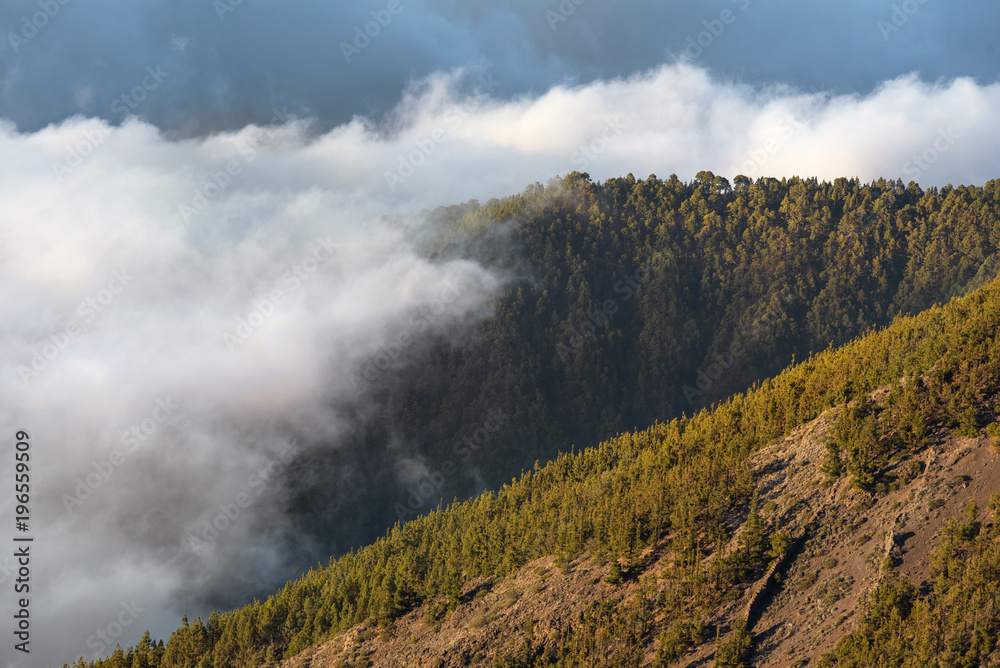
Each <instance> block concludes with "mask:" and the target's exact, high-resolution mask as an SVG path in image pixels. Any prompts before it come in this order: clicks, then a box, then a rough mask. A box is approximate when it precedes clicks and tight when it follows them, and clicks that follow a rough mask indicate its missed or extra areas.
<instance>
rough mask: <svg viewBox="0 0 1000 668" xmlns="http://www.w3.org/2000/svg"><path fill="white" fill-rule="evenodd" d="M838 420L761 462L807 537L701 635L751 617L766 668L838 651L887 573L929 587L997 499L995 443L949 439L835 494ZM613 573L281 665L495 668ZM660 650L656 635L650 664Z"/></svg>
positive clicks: (489, 594) (568, 571) (514, 593)
mask: <svg viewBox="0 0 1000 668" xmlns="http://www.w3.org/2000/svg"><path fill="white" fill-rule="evenodd" d="M878 395H879V393H875V395H874V396H876V397H877V396H878ZM836 410H837V409H831V410H829V411H827V412H825V413H824V414H823V415H821V416H820V417H818V418H817V419H816V420H814V421H812V422H810V423H809V424H806V425H802V426H801V427H799V428H797V429H796V430H794V431H793V433H792V434H790V435H789V436H787V437H785V438H783V439H780V440H778V441H775V442H774V443H771V444H770V445H768V446H767V447H766V448H764V449H763V450H761V451H760V452H759V453H757V454H756V455H755V456H754V457H753V459H752V466H753V469H754V471H755V473H756V475H757V479H758V487H759V490H760V496H759V501H758V503H759V506H760V507H761V508H762V511H763V514H764V517H765V518H767V519H770V520H773V521H775V522H776V523H777V524H778V525H779V526H780V527H781V529H782V530H785V531H788V532H789V533H790V534H791V535H792V537H793V538H798V537H801V539H800V540H799V541H798V542H797V543H793V545H794V547H793V551H792V552H790V553H789V555H788V558H787V559H786V561H785V562H784V563H782V564H781V565H780V568H777V569H776V572H775V573H774V574H773V577H769V578H768V579H767V580H766V581H765V580H764V579H762V580H761V581H760V582H758V583H757V584H756V585H755V586H754V587H751V588H750V589H748V590H747V591H746V592H744V594H743V596H742V598H741V599H740V600H739V601H737V602H734V603H731V604H729V605H726V606H724V607H721V608H719V609H717V610H716V611H714V613H713V614H712V615H711V616H710V617H709V618H706V619H704V620H703V625H704V626H705V627H706V628H719V629H721V630H722V631H723V637H725V631H726V630H728V629H729V628H730V626H731V624H732V622H734V621H735V620H736V619H739V618H742V619H744V620H746V619H747V616H748V614H749V617H750V626H751V629H752V632H753V636H754V644H755V648H756V654H755V656H754V659H753V665H755V666H789V665H799V666H804V665H807V664H809V663H811V662H812V661H813V660H814V659H816V658H817V657H818V656H819V655H821V654H822V653H824V652H827V651H829V650H830V649H832V648H833V646H834V645H835V644H836V643H837V641H838V640H839V639H840V638H841V637H843V636H844V635H845V634H847V633H849V632H850V631H851V630H852V629H853V628H854V627H855V624H856V622H857V619H858V618H859V615H860V614H861V612H862V605H863V603H864V601H865V600H866V599H867V597H868V596H869V594H870V593H871V592H872V590H873V589H874V588H875V587H876V586H877V584H878V582H879V580H880V579H881V578H883V577H885V575H886V573H887V571H886V569H885V566H889V565H892V566H893V568H895V569H898V570H899V571H900V572H902V573H903V574H905V575H907V576H909V577H910V579H911V580H912V581H913V583H914V584H915V585H916V586H917V587H923V586H926V584H927V581H928V579H929V577H930V561H929V558H930V554H931V552H932V550H933V547H934V545H935V544H936V541H937V538H938V536H939V535H940V533H941V531H942V529H943V528H944V527H945V524H946V522H947V520H948V519H949V518H956V517H961V515H962V510H963V508H964V507H965V506H966V504H967V503H968V502H969V501H971V500H975V501H976V502H977V503H978V504H979V508H980V516H981V518H982V515H984V514H985V512H984V511H985V509H986V507H987V505H988V503H989V499H990V496H991V495H992V494H993V493H995V492H996V491H997V490H998V482H1000V456H998V454H997V452H996V450H995V449H994V448H993V447H992V446H991V445H990V439H989V438H988V437H985V436H984V437H979V438H966V437H957V436H955V435H953V434H951V433H946V432H943V431H942V432H940V433H937V434H935V435H933V436H932V439H931V440H932V442H933V443H934V445H933V446H931V447H930V448H928V449H926V450H924V451H922V452H921V453H918V454H916V455H914V456H910V457H906V458H903V459H901V460H900V461H898V462H895V463H894V464H893V465H892V467H891V468H890V470H889V471H888V479H890V480H892V479H893V478H894V479H895V481H894V482H892V483H891V484H890V485H889V486H888V489H884V490H882V491H881V492H880V493H875V494H868V493H865V492H861V491H858V490H855V489H852V488H851V487H850V486H849V481H848V480H846V479H843V478H842V479H841V480H839V481H838V482H836V483H835V484H832V485H831V484H830V483H828V482H827V481H826V480H825V476H824V474H823V473H822V472H821V471H820V466H821V463H822V461H823V459H824V457H825V455H826V448H825V445H826V442H827V440H828V438H829V429H830V427H831V424H832V422H833V418H834V417H835V415H836ZM743 520H745V513H744V514H743V516H742V517H735V516H734V518H733V520H732V527H731V528H733V529H734V531H733V534H734V536H733V539H732V542H731V543H730V549H731V548H732V547H733V546H735V544H736V541H737V538H738V534H739V529H740V525H741V524H742V522H743ZM887 557H888V561H887ZM709 558H711V557H709ZM668 559H669V555H666V554H663V553H662V552H653V553H651V554H649V555H648V558H647V559H646V560H645V561H644V566H643V567H642V569H641V572H640V573H639V574H638V575H639V576H642V575H645V574H650V573H655V572H658V571H660V570H662V569H663V568H665V567H666V566H667V564H668ZM609 571H610V564H607V563H605V564H598V563H597V562H596V561H595V560H594V559H591V558H589V557H583V558H579V559H577V560H575V561H573V562H571V563H570V564H568V565H567V566H565V567H563V568H558V567H557V566H556V565H555V560H554V558H553V557H545V558H542V559H539V560H537V561H534V562H532V563H530V564H528V565H526V566H524V567H522V568H521V569H519V570H518V571H516V572H515V573H513V574H511V575H510V576H508V577H507V578H505V579H503V580H501V581H494V580H492V579H490V580H479V581H476V582H473V583H470V584H468V585H467V586H466V589H465V590H464V592H463V603H462V605H460V606H459V607H458V609H457V610H455V611H454V612H453V613H451V614H449V615H446V616H443V618H442V619H434V618H432V617H430V616H425V615H426V613H427V610H426V608H425V607H420V608H418V609H416V610H414V611H412V612H411V613H409V614H408V615H406V616H405V617H403V618H401V619H399V620H397V621H396V623H395V624H394V625H393V626H392V627H391V628H390V629H388V630H386V631H381V630H379V629H376V628H365V627H356V628H354V629H352V630H351V631H349V632H347V633H344V634H341V635H340V636H338V637H337V638H335V639H333V640H330V641H328V642H326V643H325V644H323V645H320V646H318V647H315V648H312V649H310V650H307V651H306V652H303V653H302V654H300V655H299V656H297V657H294V658H293V659H290V660H288V661H284V662H282V664H281V668H339V667H341V666H378V667H383V666H384V667H386V668H390V667H397V666H398V667H403V666H406V667H424V666H427V667H430V666H448V667H451V666H466V665H483V666H488V665H492V656H493V654H494V652H496V651H497V650H500V649H503V650H510V649H513V648H517V647H520V645H521V643H522V642H523V639H524V631H523V625H524V624H525V622H526V620H533V621H534V622H535V626H534V633H535V637H536V638H538V639H539V640H542V639H544V638H545V637H547V636H549V635H550V634H552V633H554V632H555V630H556V629H557V628H558V627H559V625H560V624H561V623H563V622H569V621H571V620H574V619H575V618H577V617H578V616H579V614H580V613H581V612H582V611H583V610H584V609H586V608H587V607H589V606H590V605H592V604H593V603H595V602H597V601H599V600H612V601H625V600H628V599H629V598H631V597H632V595H633V594H634V592H635V589H636V588H637V587H638V584H637V579H638V578H630V579H629V580H627V581H626V583H625V584H623V585H621V586H611V585H608V584H605V583H604V581H603V580H604V578H605V577H606V576H607V575H608V573H609ZM769 575H770V574H769ZM655 649H656V642H655V640H654V639H652V638H650V640H649V647H648V651H647V652H646V661H645V662H644V663H645V665H648V664H650V663H652V660H653V657H654V656H655ZM714 652H715V642H714V639H713V640H711V641H709V642H706V643H704V644H702V645H700V646H699V647H698V648H696V649H694V650H692V651H689V652H688V653H687V654H686V655H684V656H682V657H681V659H680V661H679V662H678V663H677V664H676V665H678V666H711V665H712V661H713V658H714V657H713V655H714Z"/></svg>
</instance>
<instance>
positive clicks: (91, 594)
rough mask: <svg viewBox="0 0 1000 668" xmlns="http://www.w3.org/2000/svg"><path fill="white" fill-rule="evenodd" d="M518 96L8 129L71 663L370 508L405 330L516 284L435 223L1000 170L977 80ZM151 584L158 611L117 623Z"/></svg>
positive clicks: (678, 84)
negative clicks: (779, 184)
mask: <svg viewBox="0 0 1000 668" xmlns="http://www.w3.org/2000/svg"><path fill="white" fill-rule="evenodd" d="M73 6H74V5H72V4H70V5H66V6H65V11H67V12H68V11H70V10H71V8H72V7H73ZM227 20H228V19H227ZM197 42H198V40H197V38H195V39H193V40H192V41H191V42H190V44H189V45H188V47H187V48H189V49H190V48H194V45H196V44H197ZM140 82H141V78H140ZM507 85H508V83H507V82H506V81H505V80H504V79H503V77H502V76H501V75H500V74H499V73H497V72H495V71H493V70H491V69H490V68H488V67H482V68H478V69H476V68H473V69H469V70H459V71H453V72H450V73H436V74H433V75H431V76H429V77H427V78H425V79H421V80H418V81H416V82H414V83H413V84H411V85H410V86H409V87H408V88H407V89H406V91H405V92H404V94H403V96H402V98H401V100H400V103H399V105H398V106H397V107H396V108H395V109H393V110H392V111H391V113H388V114H385V115H384V116H383V117H382V118H381V119H379V120H375V119H368V118H364V117H355V118H353V119H351V120H350V121H348V122H345V123H342V124H339V125H337V126H335V127H333V128H332V129H328V130H327V129H323V128H322V123H320V122H319V121H317V120H315V119H307V118H297V117H296V116H295V115H294V114H287V113H285V112H284V110H282V109H280V108H279V109H274V108H272V109H271V110H270V112H269V113H270V115H269V120H270V121H271V123H270V124H267V125H250V126H245V127H241V128H239V129H236V130H232V131H227V132H223V133H215V134H210V135H207V136H204V137H200V138H188V139H177V138H173V137H172V136H168V135H167V134H165V133H163V132H161V131H160V130H159V129H157V127H155V126H154V125H151V124H148V123H145V122H142V121H140V120H137V119H135V118H130V119H127V120H126V121H125V122H124V123H123V124H122V125H120V126H113V125H110V124H108V123H107V122H106V121H103V120H100V119H98V118H84V117H73V118H70V119H68V120H65V121H62V122H59V123H57V124H53V125H49V126H46V127H44V128H41V129H39V130H37V131H33V132H23V131H19V130H18V129H16V128H15V127H14V125H13V124H11V123H6V124H4V125H3V126H0V151H2V153H3V155H4V157H5V160H4V161H3V162H2V163H0V210H2V211H3V212H4V218H3V222H2V225H3V228H2V229H0V233H2V235H3V236H0V240H2V243H0V285H2V286H3V287H2V288H0V319H2V321H3V322H4V323H5V324H4V327H3V328H2V330H0V351H2V352H0V407H2V409H0V424H2V428H3V430H4V432H3V433H6V434H13V433H14V432H15V431H16V430H18V429H26V430H28V431H29V432H30V433H31V436H32V443H33V451H32V452H33V457H34V459H33V469H32V476H33V477H32V479H33V482H34V487H33V499H34V504H33V506H32V514H33V522H34V523H35V528H34V531H35V533H36V535H37V537H38V538H37V548H36V549H37V552H36V555H37V556H36V559H37V561H35V562H34V566H33V567H34V568H35V570H34V572H35V573H37V576H38V580H37V582H36V583H35V586H36V587H37V589H36V591H37V593H36V594H35V596H34V599H33V603H32V605H33V606H34V607H33V608H32V613H33V615H34V616H35V617H34V619H35V621H36V623H37V624H38V627H37V636H35V637H36V638H38V639H44V642H45V643H46V647H45V649H44V652H45V654H44V656H43V657H42V658H43V659H44V660H45V661H47V662H49V663H54V664H56V665H58V664H59V663H60V662H64V661H68V662H71V661H72V659H73V658H74V657H75V656H77V655H79V654H85V655H93V654H94V653H99V652H100V647H99V646H98V643H102V642H104V641H103V640H101V639H100V635H99V634H97V631H98V630H100V629H103V630H104V633H105V635H110V632H111V631H115V629H116V628H117V629H118V633H119V634H120V635H117V636H115V639H116V641H120V642H122V643H123V644H124V643H128V642H134V640H135V639H136V638H137V637H138V636H139V634H140V633H141V631H142V629H145V628H147V627H150V628H152V629H153V630H154V632H155V634H156V635H163V634H165V633H168V632H169V630H170V629H172V628H173V627H174V626H175V625H176V622H177V616H178V613H179V611H180V610H182V609H183V610H192V609H202V608H204V607H205V606H207V605H210V604H212V603H215V602H218V601H223V602H225V601H227V600H229V599H225V598H224V597H223V596H222V592H223V591H224V590H229V591H231V592H232V596H233V600H237V599H238V600H245V597H247V596H250V595H254V594H258V593H263V592H261V591H260V590H261V588H262V587H270V586H271V583H275V582H280V581H282V580H284V579H286V578H289V577H293V576H295V575H296V574H297V572H296V571H295V569H296V568H300V567H301V564H300V557H301V555H302V554H308V555H313V554H317V553H322V551H323V550H324V549H328V548H329V545H328V544H327V543H324V542H323V540H322V537H321V536H319V535H318V534H316V533H310V527H308V526H303V525H302V524H301V523H300V518H301V513H299V512H297V510H296V509H295V508H294V505H295V504H296V503H299V502H302V501H303V499H305V500H308V499H310V498H322V503H323V504H327V505H323V508H324V509H326V508H329V509H330V513H331V517H344V516H347V515H349V514H351V513H354V511H355V510H356V509H354V508H352V507H351V506H350V503H351V499H352V498H353V497H352V495H354V494H356V493H357V491H358V488H357V487H356V485H358V484H359V482H358V481H359V480H362V479H363V477H362V476H361V475H360V474H359V473H358V472H357V471H356V470H355V469H354V468H352V466H353V465H352V464H351V461H353V460H351V459H350V457H347V454H349V453H354V455H357V454H358V453H359V452H360V454H361V455H362V456H363V455H365V454H366V451H365V450H363V449H362V448H363V446H362V444H359V443H357V442H356V440H354V438H355V434H356V432H357V429H356V428H357V426H358V425H359V424H365V423H366V422H367V421H369V420H370V419H372V416H373V415H376V414H379V411H381V410H382V409H381V408H380V407H379V405H377V402H375V401H374V400H373V397H374V396H375V394H376V390H377V389H378V387H379V386H378V385H377V384H375V385H372V384H370V383H366V382H364V380H363V379H362V382H360V383H359V382H358V378H357V377H358V375H359V374H360V373H362V371H363V369H365V368H366V366H368V365H370V364H371V363H372V362H373V361H378V363H379V364H382V363H383V362H384V364H386V365H391V364H393V363H395V362H393V359H395V356H394V355H393V354H390V353H391V351H390V350H389V347H391V346H392V345H393V342H399V341H401V340H413V341H414V342H415V343H414V346H415V348H414V351H416V350H417V349H419V348H420V346H421V345H425V344H426V342H427V341H429V340H434V339H435V338H436V339H437V340H454V341H459V342H460V341H464V340H465V333H467V331H468V325H470V324H472V323H475V322H477V321H479V320H481V319H482V318H485V317H488V316H489V314H490V313H491V312H492V311H491V308H492V303H493V299H494V297H495V296H496V295H497V294H498V291H499V290H500V289H501V287H502V284H503V279H502V277H500V276H496V275H494V274H492V273H490V272H488V271H486V270H485V269H483V268H482V267H481V266H479V265H477V264H475V263H474V262H471V261H468V260H464V259H461V258H453V259H441V260H431V259H429V257H428V254H427V253H426V252H424V250H423V249H424V242H425V240H426V238H427V237H428V235H431V236H432V235H433V233H434V229H433V227H432V223H430V222H429V221H428V220H427V219H426V217H425V216H421V215H410V214H412V212H415V211H419V210H422V209H424V208H427V207H433V206H436V205H440V204H451V203H456V202H460V201H464V200H467V199H469V198H479V199H485V198H488V197H492V196H502V195H506V194H511V193H515V192H518V191H520V190H521V189H522V188H523V187H524V186H525V185H527V184H529V183H532V182H534V181H542V182H545V181H547V180H548V179H549V178H551V177H553V176H555V175H557V174H565V173H568V172H570V171H572V170H581V171H587V172H589V173H590V174H591V175H592V176H594V177H595V178H599V179H603V178H607V177H610V176H618V175H622V174H625V173H627V172H632V173H636V174H638V175H642V176H644V175H646V174H649V173H657V174H660V175H661V176H662V175H666V174H669V173H671V172H674V173H677V174H679V175H680V176H681V177H682V178H685V179H690V178H692V177H693V176H694V174H695V173H696V172H697V171H700V170H703V169H710V170H712V171H715V172H716V173H717V174H722V175H726V176H729V177H730V178H731V177H732V176H734V175H735V174H736V173H737V172H743V173H745V174H747V175H750V176H758V175H761V174H764V175H773V176H784V175H792V174H798V175H802V176H813V175H816V176H819V177H820V178H825V179H832V178H835V177H839V176H855V175H856V176H860V177H861V178H862V179H866V180H867V179H874V178H877V177H880V176H885V177H893V178H894V177H902V178H903V179H904V180H907V179H908V177H910V176H912V177H913V178H915V179H916V180H918V181H920V182H921V183H922V184H924V185H927V184H937V185H943V184H945V183H948V182H953V183H956V184H957V183H983V182H984V181H986V180H987V179H990V178H993V177H995V176H996V174H995V171H994V170H995V166H996V164H997V157H998V147H1000V137H998V130H997V129H996V126H995V123H994V122H993V119H995V118H996V112H997V109H998V108H1000V86H998V85H996V84H993V85H983V84H978V83H976V82H975V81H973V80H971V79H955V80H950V81H942V82H936V83H929V82H927V81H924V80H922V79H920V78H919V77H917V76H916V75H907V76H904V77H901V78H896V79H892V80H889V81H887V82H885V83H883V84H882V85H880V86H879V87H877V88H876V89H875V90H874V91H873V92H872V93H871V94H868V95H836V94H832V93H827V92H809V91H803V90H801V89H798V88H795V87H791V86H769V87H762V86H751V85H748V84H744V83H734V82H732V81H729V80H725V79H720V78H717V77H713V76H712V75H710V74H709V72H708V71H706V70H704V69H700V68H698V67H695V66H692V65H689V64H675V65H664V66H660V67H657V68H655V69H651V70H648V71H645V72H642V73H639V74H635V75H632V76H628V77H623V78H616V79H607V80H600V81H595V82H592V83H589V84H581V85H575V86H568V85H567V86H556V87H554V88H551V89H549V90H547V91H546V92H544V93H542V94H538V95H513V96H505V95H502V94H501V93H502V91H504V90H505V87H506V86H507ZM418 359H419V354H418V353H417V352H414V353H412V354H411V355H410V356H409V357H407V359H404V360H402V361H403V362H404V363H405V362H406V361H407V360H409V361H410V362H415V361H417V360H418ZM395 438H396V436H392V437H391V439H395ZM391 439H390V440H391ZM397 445H398V444H394V443H390V444H389V445H387V446H386V453H383V454H386V456H396V457H398V458H399V459H398V461H399V462H400V464H399V466H398V467H397V468H398V469H399V471H400V473H399V475H401V476H404V477H405V476H406V475H408V474H407V471H409V470H411V469H412V468H413V466H416V465H417V464H419V462H417V460H411V459H408V458H407V457H408V455H407V453H406V452H405V447H402V446H400V447H399V448H398V450H399V451H398V452H396V451H394V450H393V448H396V447H397ZM404 446H405V444H404ZM116 453H117V454H116ZM380 453H381V451H380ZM341 455H343V456H344V460H343V461H345V462H347V463H345V464H343V465H340V464H337V463H336V462H337V461H341V460H337V457H339V456H341ZM352 456H353V455H352ZM362 458H363V457H362ZM326 460H330V461H334V460H335V461H334V463H328V464H326V465H324V466H322V467H312V466H309V465H308V463H309V462H319V461H326ZM415 462H416V463H415ZM331 490H332V491H331ZM73 499H75V502H74V501H73ZM0 503H4V504H8V505H6V506H0V507H2V508H3V517H4V518H8V519H9V518H10V516H11V515H12V512H11V511H12V508H11V506H10V505H9V504H10V500H9V499H0ZM337 513H339V515H338V514H337ZM5 521H6V520H5ZM223 525H224V526H223ZM8 526H9V525H8ZM213 529H214V532H216V533H218V536H217V537H216V538H214V539H213V538H212V536H213ZM192 537H194V538H198V539H199V541H201V543H199V542H198V541H192V540H191V539H192ZM2 565H3V563H2V560H0V566H2ZM0 573H2V571H0ZM265 591H266V590H265ZM240 597H244V598H243V599H240ZM133 601H134V606H133V607H136V606H137V607H139V608H143V609H144V612H142V613H140V614H139V616H138V619H137V620H136V621H135V623H134V624H132V625H129V626H128V628H124V627H122V626H121V624H118V626H115V625H114V624H116V622H115V619H117V615H119V614H124V613H122V612H121V611H122V606H123V604H128V605H133ZM88 639H89V642H88ZM40 644H41V643H40ZM106 645H107V644H106V643H105V648H104V649H106V650H109V649H110V647H108V646H106ZM39 651H42V649H41V648H40V649H39Z"/></svg>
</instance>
